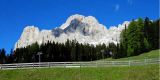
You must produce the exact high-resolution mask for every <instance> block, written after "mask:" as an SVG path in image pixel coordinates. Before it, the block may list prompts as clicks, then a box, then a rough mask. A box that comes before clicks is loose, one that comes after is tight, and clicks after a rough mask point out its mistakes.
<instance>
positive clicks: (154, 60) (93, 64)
mask: <svg viewBox="0 0 160 80" xmlns="http://www.w3.org/2000/svg"><path fill="white" fill-rule="evenodd" d="M148 64H160V59H159V58H152V59H142V60H126V61H90V62H40V63H14V64H0V69H2V70H6V69H28V68H54V67H58V68H80V67H110V66H136V65H148Z"/></svg>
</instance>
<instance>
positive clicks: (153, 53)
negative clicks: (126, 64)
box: [98, 49, 160, 61]
mask: <svg viewBox="0 0 160 80" xmlns="http://www.w3.org/2000/svg"><path fill="white" fill-rule="evenodd" d="M150 58H160V49H157V50H152V51H149V52H145V53H142V54H140V55H138V56H132V57H126V58H119V59H112V58H107V59H101V60H98V61H120V60H140V59H150Z"/></svg>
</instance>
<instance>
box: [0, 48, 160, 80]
mask: <svg viewBox="0 0 160 80" xmlns="http://www.w3.org/2000/svg"><path fill="white" fill-rule="evenodd" d="M158 57H159V50H153V51H151V52H147V53H144V54H142V55H139V56H134V57H129V58H121V59H116V60H137V59H144V58H158ZM104 60H115V59H111V58H109V59H104ZM159 67H160V66H159V65H158V64H152V65H151V64H150V65H143V66H130V67H129V66H123V67H122V66H121V67H97V68H96V67H95V68H39V69H16V70H0V80H160V74H159V71H160V68H159Z"/></svg>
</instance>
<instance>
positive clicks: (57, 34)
mask: <svg viewBox="0 0 160 80" xmlns="http://www.w3.org/2000/svg"><path fill="white" fill-rule="evenodd" d="M128 25H129V21H124V23H122V24H119V25H118V26H117V27H116V26H111V27H110V28H109V29H107V28H106V27H105V26H104V25H102V24H100V23H99V22H98V20H96V18H95V17H93V16H87V17H85V16H83V15H79V14H75V15H72V16H70V17H69V18H68V19H67V20H66V22H65V23H64V24H62V25H61V26H60V27H57V28H54V29H52V30H41V31H40V30H39V29H38V27H35V26H27V27H25V28H24V30H23V32H22V35H21V37H20V39H19V40H18V41H17V42H16V44H15V48H14V49H16V48H21V47H26V46H27V45H31V44H32V43H35V42H38V43H39V44H42V43H46V42H47V41H55V42H60V43H64V42H65V41H66V40H67V39H69V40H73V39H76V40H77V41H78V42H79V43H89V44H93V45H97V44H102V43H105V44H106V45H108V43H110V42H114V43H115V44H116V43H118V42H119V40H120V33H121V31H122V30H123V29H124V28H125V26H126V27H127V26H128Z"/></svg>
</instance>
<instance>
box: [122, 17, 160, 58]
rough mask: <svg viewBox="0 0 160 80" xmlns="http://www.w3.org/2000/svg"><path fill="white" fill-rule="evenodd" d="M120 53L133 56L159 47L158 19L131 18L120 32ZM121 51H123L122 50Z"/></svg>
mask: <svg viewBox="0 0 160 80" xmlns="http://www.w3.org/2000/svg"><path fill="white" fill-rule="evenodd" d="M120 44H121V49H122V50H120V51H121V52H120V54H124V53H125V54H124V57H125V56H135V55H139V54H141V53H143V52H147V51H150V50H153V49H158V48H159V47H158V46H159V20H156V21H150V20H149V18H146V19H145V20H144V21H143V19H141V18H139V19H138V20H136V21H135V20H133V21H132V22H131V23H130V24H129V26H128V28H127V29H126V28H125V29H124V30H123V31H122V33H121V40H120ZM122 51H123V52H122Z"/></svg>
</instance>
